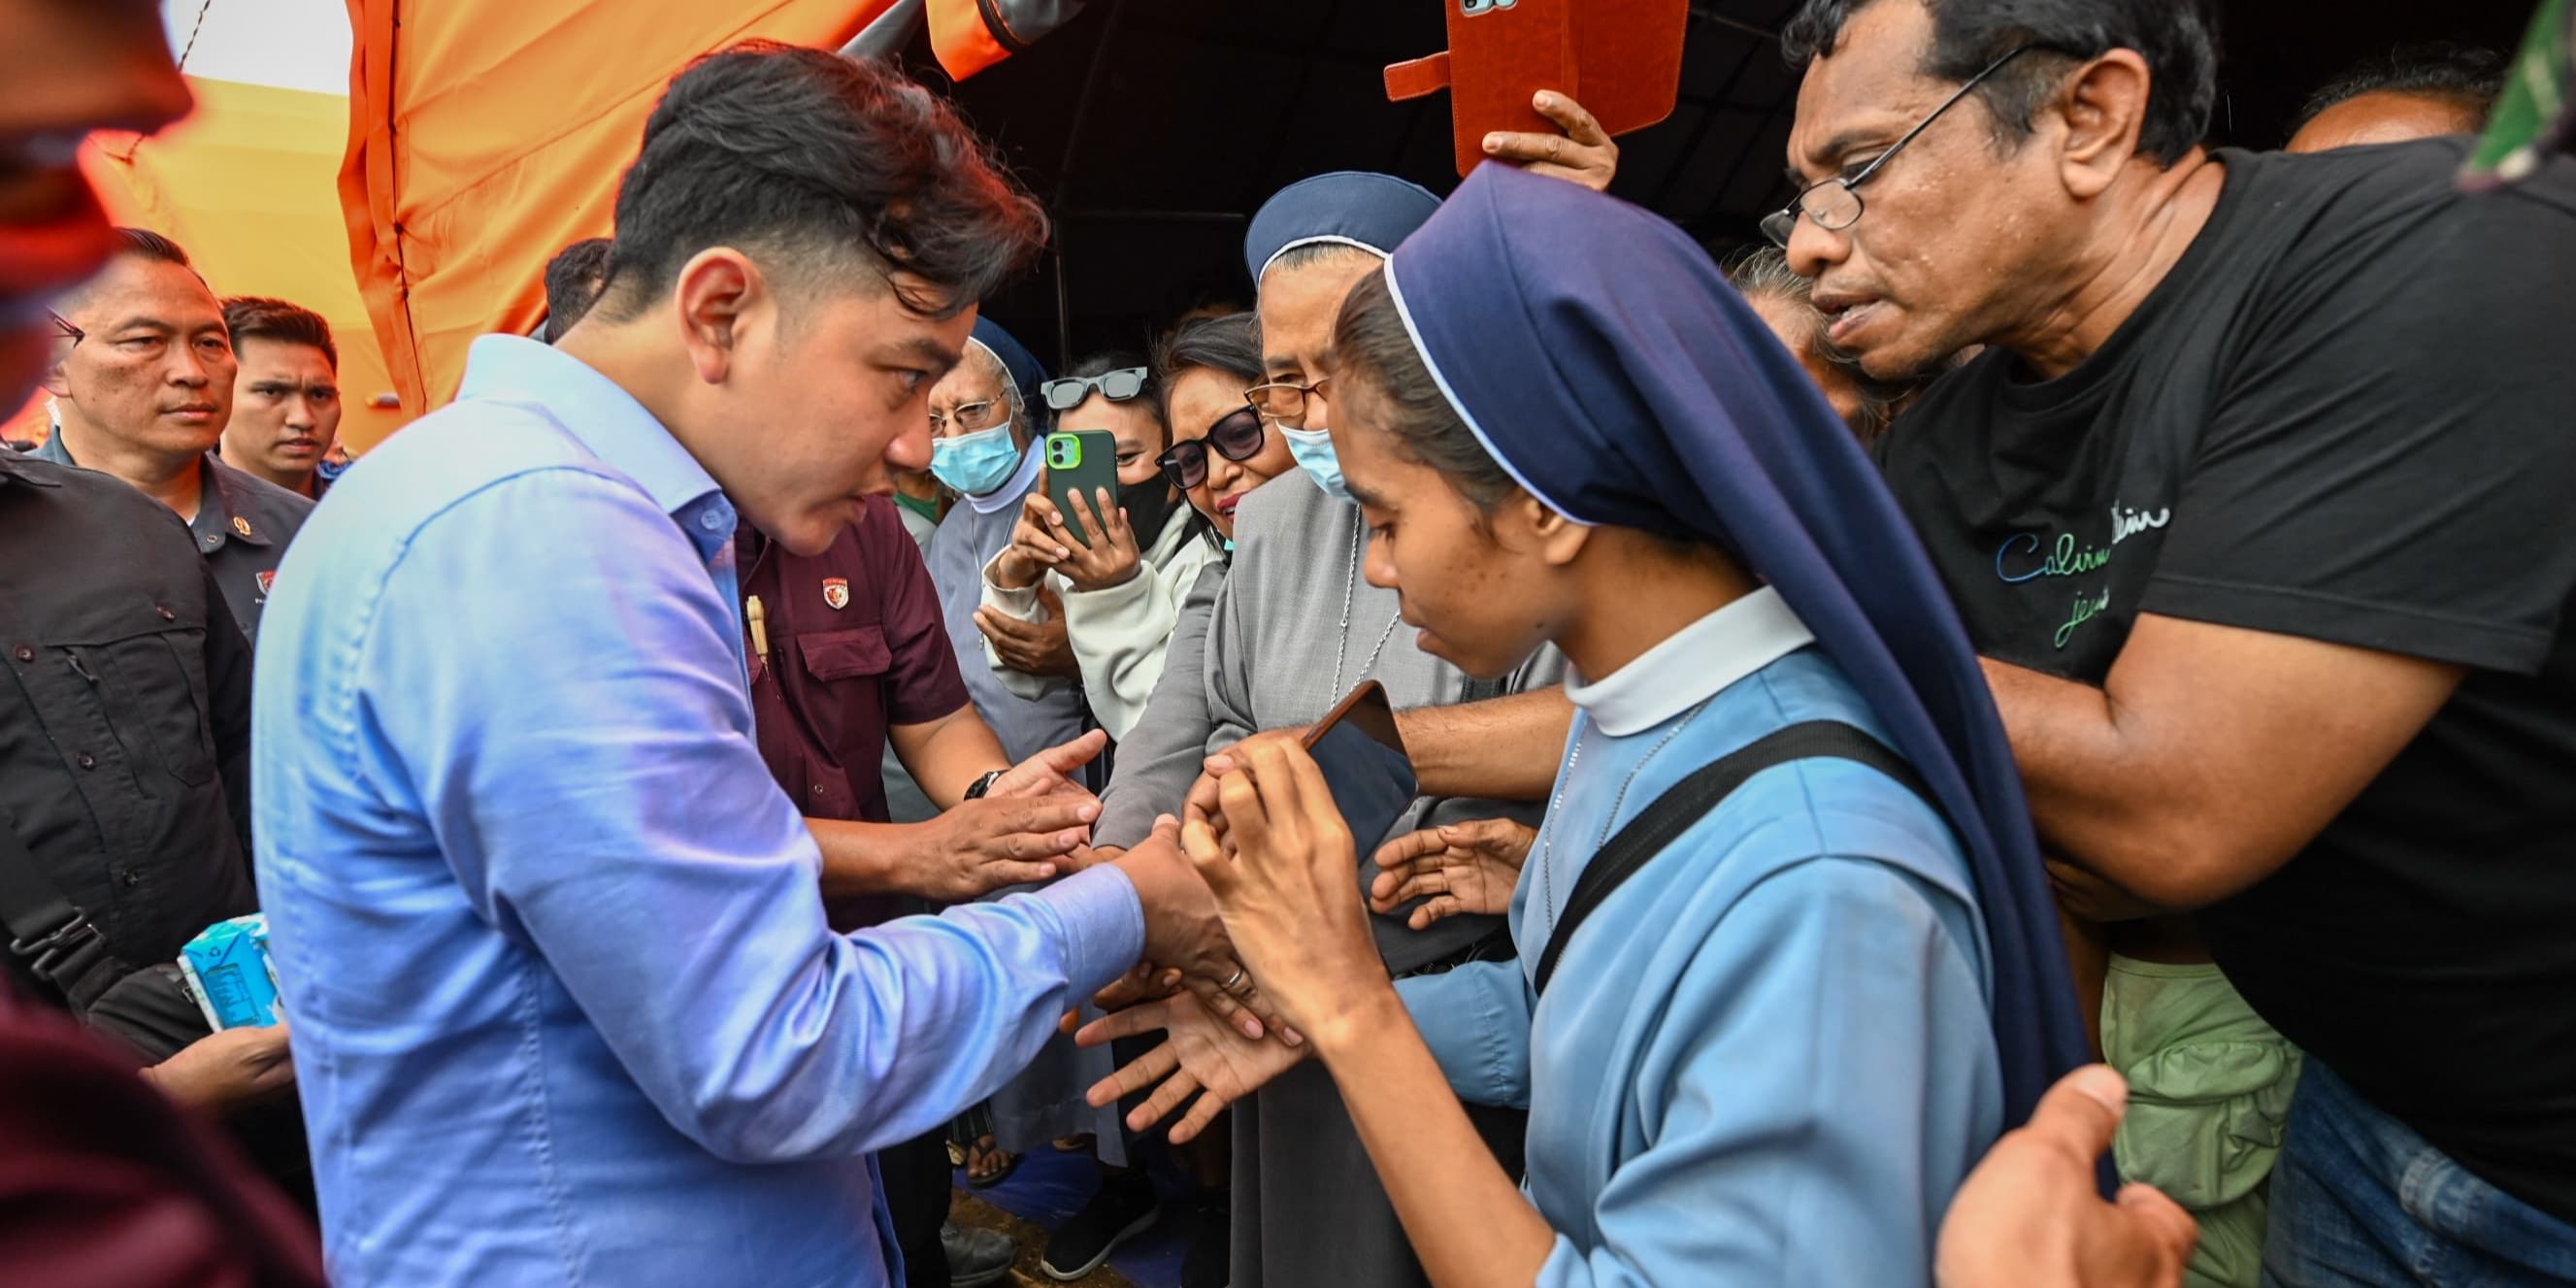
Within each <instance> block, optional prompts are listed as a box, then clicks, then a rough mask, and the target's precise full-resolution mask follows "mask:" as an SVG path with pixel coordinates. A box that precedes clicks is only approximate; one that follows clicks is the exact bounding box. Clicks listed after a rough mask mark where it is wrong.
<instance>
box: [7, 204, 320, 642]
mask: <svg viewBox="0 0 2576 1288" xmlns="http://www.w3.org/2000/svg"><path fill="white" fill-rule="evenodd" d="M117 232H118V235H119V246H118V250H117V254H116V257H115V258H113V259H111V260H109V261H108V264H107V267H106V268H105V269H102V270H100V272H99V274H98V275H97V276H96V277H93V278H91V279H90V280H89V281H88V282H86V283H84V284H82V285H81V286H80V287H79V288H77V289H75V290H74V291H72V293H71V294H70V295H68V296H65V297H64V298H63V300H62V301H61V303H60V304H59V305H57V306H56V312H57V313H58V314H59V315H60V317H61V318H62V335H63V339H64V341H65V343H61V344H58V345H57V346H56V348H55V357H54V365H53V368H52V370H50V371H48V372H47V373H46V376H45V388H46V389H47V390H48V391H50V392H51V393H52V394H53V395H54V405H55V408H56V410H57V412H58V413H59V414H60V416H61V418H62V423H61V425H60V427H59V428H57V429H56V430H55V432H54V436H53V437H51V438H49V439H47V440H45V444H44V446H42V447H40V448H37V449H36V451H35V453H34V455H35V456H36V457H38V458H39V459H42V460H48V461H52V462H54V463H55V464H57V465H78V466H82V467H85V468H88V469H93V470H98V471H100V472H101V473H105V474H111V475H114V476H115V477H117V478H120V479H123V480H124V481H125V482H127V483H129V484H131V485H133V486H134V487H135V488H136V489H138V490H140V491H141V492H142V493H143V494H144V495H146V496H149V497H151V498H152V499H153V500H156V501H159V502H160V503H161V504H163V505H165V506H168V507H169V508H170V509H171V511H172V512H174V513H176V514H177V515H178V516H179V517H180V518H181V519H182V520H185V521H186V522H187V524H188V528H189V530H190V531H191V532H193V533H194V534H195V536H196V540H197V552H198V553H199V554H201V555H203V556H204V557H205V560H206V564H207V566H208V567H209V568H211V569H212V570H213V571H214V574H215V584H216V585H218V586H220V587H222V588H223V592H224V602H225V603H226V604H227V605H229V606H230V607H231V609H232V616H233V620H234V621H236V622H238V623H240V625H241V629H242V631H243V632H244V633H246V634H248V635H250V636H252V637H253V638H256V637H257V636H258V634H259V617H260V610H261V608H262V607H263V606H264V605H266V604H267V602H268V593H269V585H270V583H271V582H272V581H274V580H275V578H276V575H277V565H278V561H279V559H281V558H282V557H284V555H285V553H286V543H287V542H288V541H290V540H292V539H294V536H295V533H296V530H297V529H298V528H300V527H302V526H303V523H304V516H305V515H306V514H307V513H309V512H310V511H311V510H312V509H313V503H312V502H311V501H308V500H306V499H304V498H303V497H300V496H297V495H295V494H294V493H292V492H289V491H287V490H286V489H284V488H281V487H278V486H277V485H275V484H273V483H269V482H267V481H265V480H262V479H258V478H253V477H252V476H250V475H249V474H246V473H244V472H242V471H241V470H238V469H235V468H233V467H232V466H230V465H227V464H225V463H224V462H223V461H222V460H221V459H220V458H218V457H217V456H216V455H215V446H216V444H217V443H218V442H220V441H221V440H222V438H223V433H224V425H225V423H226V422H227V421H228V420H229V419H230V418H231V415H232V405H233V378H234V375H235V374H236V372H237V370H238V365H239V364H238V363H237V362H236V361H235V359H234V356H233V343H232V333H231V332H230V331H229V330H228V329H227V328H226V327H225V325H224V312H223V306H222V305H220V304H218V303H217V302H216V300H215V293H214V292H213V291H212V290H210V289H208V288H207V286H206V280H205V279H204V278H202V277H199V276H198V275H197V271H196V269H195V268H194V267H192V266H191V265H190V264H189V262H188V252H186V251H184V250H181V249H180V248H179V246H178V244H177V243H176V242H173V241H171V240H170V239H169V238H167V237H163V236H161V235H160V234H159V233H154V232H148V231H146V230H144V229H141V228H121V229H118V230H117Z"/></svg>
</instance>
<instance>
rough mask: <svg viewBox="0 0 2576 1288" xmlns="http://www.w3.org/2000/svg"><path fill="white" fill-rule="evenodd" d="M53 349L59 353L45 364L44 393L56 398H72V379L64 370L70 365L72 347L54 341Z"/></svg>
mask: <svg viewBox="0 0 2576 1288" xmlns="http://www.w3.org/2000/svg"><path fill="white" fill-rule="evenodd" d="M55 348H56V349H57V350H59V352H57V353H56V354H55V355H54V360H53V361H52V362H50V363H47V364H45V392H46V393H49V394H52V395H53V396H55V397H56V398H69V397H71V396H72V378H71V373H70V372H69V371H67V370H65V368H67V367H69V366H70V365H71V361H72V346H70V345H68V344H63V343H61V342H60V341H56V342H55Z"/></svg>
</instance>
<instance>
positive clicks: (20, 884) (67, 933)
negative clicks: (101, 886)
mask: <svg viewBox="0 0 2576 1288" xmlns="http://www.w3.org/2000/svg"><path fill="white" fill-rule="evenodd" d="M0 925H5V926H7V927H8V929H9V951H10V952H11V953H12V954H14V955H15V956H18V957H20V958H23V959H25V960H26V962H27V969H28V970H29V971H30V972H32V973H33V974H34V975H35V976H36V977H37V978H38V979H41V980H43V981H45V982H46V983H48V984H51V985H53V986H54V987H55V988H56V989H58V990H60V991H61V992H62V994H63V997H64V1000H66V1001H68V1002H70V1003H71V1005H72V1008H73V1009H74V1010H86V1009H88V1007H89V1004H90V1003H91V1002H94V1001H96V1000H98V997H99V995H100V994H101V993H104V992H106V991H107V989H108V986H109V985H111V984H114V983H115V982H116V981H117V980H119V979H121V978H123V977H124V976H125V975H127V974H128V973H130V972H131V971H132V969H133V968H132V967H130V966H127V965H126V964H125V963H123V962H121V961H118V960H117V959H116V958H115V957H114V956H112V955H110V954H109V952H108V951H107V939H106V937H105V936H103V935H101V934H100V933H99V930H98V927H96V926H93V925H91V924H90V920H89V918H88V917H87V916H86V915H84V914H83V913H82V912H81V910H80V909H78V908H75V907H73V906H72V902H71V900H69V899H66V898H64V897H63V892H62V890H61V888H60V887H58V886H56V885H55V884H54V880H53V878H52V877H50V876H48V875H46V873H45V869H44V868H43V866H42V865H40V864H39V863H37V861H36V856H35V853H34V852H33V851H31V850H29V849H28V848H27V842H26V840H25V839H24V838H22V837H21V836H19V834H18V821H17V819H16V818H14V817H12V816H11V815H10V813H9V811H8V808H7V807H6V806H0Z"/></svg>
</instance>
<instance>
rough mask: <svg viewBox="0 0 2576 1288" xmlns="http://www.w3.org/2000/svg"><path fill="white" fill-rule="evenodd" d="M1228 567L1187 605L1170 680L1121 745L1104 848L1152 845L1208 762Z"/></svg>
mask: <svg viewBox="0 0 2576 1288" xmlns="http://www.w3.org/2000/svg"><path fill="white" fill-rule="evenodd" d="M1226 580H1227V570H1226V566H1225V565H1224V564H1222V563H1219V564H1212V565H1210V566H1208V567H1207V568H1206V569H1205V570H1203V571H1201V572H1200V573H1199V576H1198V580H1197V582H1196V583H1195V584H1193V585H1192V586H1191V587H1190V591H1189V594H1188V595H1187V596H1186V597H1185V598H1183V599H1182V601H1181V612H1180V616H1179V617H1178V618H1176V619H1175V620H1174V622H1173V624H1172V640H1171V644H1170V646H1169V647H1168V648H1167V649H1166V650H1165V651H1164V654H1163V674H1162V678H1161V679H1159V680H1157V681H1156V682H1155V684H1154V693H1153V696H1152V697H1151V698H1149V699H1147V701H1146V703H1145V713H1144V715H1142V716H1141V717H1139V718H1138V719H1137V721H1136V727H1135V728H1134V729H1131V730H1129V731H1128V735H1127V738H1126V739H1125V740H1124V741H1122V742H1120V743H1119V744H1118V765H1117V772H1115V773H1114V774H1112V775H1111V776H1110V779H1109V787H1108V789H1107V790H1106V791H1103V792H1102V793H1101V794H1100V819H1099V821H1098V822H1097V823H1095V824H1094V825H1093V826H1092V836H1093V837H1094V841H1095V843H1096V844H1099V845H1104V846H1117V847H1121V848H1124V847H1128V846H1133V845H1135V844H1136V843H1137V842H1139V841H1142V840H1144V839H1145V837H1146V835H1147V834H1148V833H1150V832H1152V831H1153V829H1154V818H1155V816H1157V815H1160V814H1173V815H1177V814H1179V813H1180V812H1181V806H1182V804H1183V803H1184V802H1185V801H1187V800H1188V799H1189V792H1190V788H1191V786H1192V785H1193V784H1195V783H1197V782H1198V780H1199V769H1200V766H1201V765H1202V764H1203V763H1204V762H1205V761H1206V759H1207V753H1208V736H1209V734H1210V733H1211V732H1212V730H1213V720H1212V718H1211V716H1210V714H1209V708H1208V682H1207V639H1208V624H1209V621H1210V619H1211V618H1212V617H1213V616H1214V615H1215V612H1216V603H1217V598H1218V596H1219V595H1221V594H1222V593H1223V592H1224V590H1225V585H1226Z"/></svg>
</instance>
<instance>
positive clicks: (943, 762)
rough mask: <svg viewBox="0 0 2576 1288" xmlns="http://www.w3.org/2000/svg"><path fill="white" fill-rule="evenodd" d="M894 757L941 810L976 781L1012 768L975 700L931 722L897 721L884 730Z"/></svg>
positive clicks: (959, 796) (952, 802)
mask: <svg viewBox="0 0 2576 1288" xmlns="http://www.w3.org/2000/svg"><path fill="white" fill-rule="evenodd" d="M886 739H887V741H889V742H891V743H893V744H894V754H895V759H897V760H900V761H902V762H903V767H904V769H905V771H906V772H909V773H910V774H911V775H912V781H914V782H915V783H918V784H920V785H921V794H922V795H924V796H927V797H929V798H930V803H931V804H933V805H935V806H938V807H939V808H941V809H952V808H955V806H956V804H957V802H959V801H962V800H964V799H966V789H967V788H969V787H972V786H974V785H975V780H976V779H978V778H981V777H983V776H984V775H986V774H989V773H991V772H993V771H994V770H996V769H1009V768H1010V767H1011V760H1010V757H1009V756H1008V755H1006V754H1004V753H1003V751H1002V741H1001V739H999V738H996V737H994V736H993V730H992V728H991V727H990V726H988V725H986V724H985V723H984V718H983V717H982V716H979V715H977V714H975V707H974V705H973V704H972V703H969V704H967V705H966V706H962V707H959V708H958V709H957V710H955V711H954V712H951V713H950V714H948V715H946V716H943V717H941V718H940V719H937V720H933V721H930V722H929V723H927V724H917V725H896V726H895V727H893V728H891V729H888V730H887V731H886Z"/></svg>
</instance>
